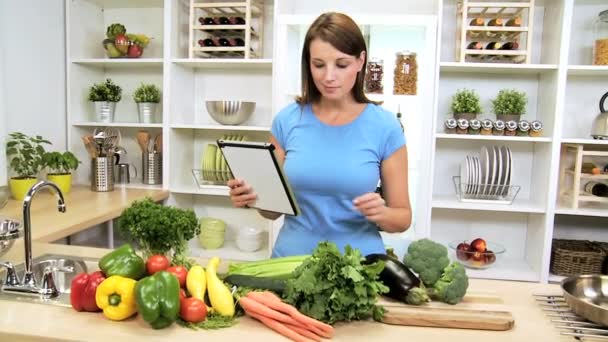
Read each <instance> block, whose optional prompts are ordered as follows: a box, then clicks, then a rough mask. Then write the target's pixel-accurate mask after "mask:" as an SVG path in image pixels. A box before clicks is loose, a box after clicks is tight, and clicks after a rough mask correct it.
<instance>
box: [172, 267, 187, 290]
mask: <svg viewBox="0 0 608 342" xmlns="http://www.w3.org/2000/svg"><path fill="white" fill-rule="evenodd" d="M167 272H170V273H173V274H175V276H176V277H177V280H179V286H180V287H184V286H186V276H187V275H188V270H187V269H186V268H185V267H184V266H171V267H169V268H167Z"/></svg>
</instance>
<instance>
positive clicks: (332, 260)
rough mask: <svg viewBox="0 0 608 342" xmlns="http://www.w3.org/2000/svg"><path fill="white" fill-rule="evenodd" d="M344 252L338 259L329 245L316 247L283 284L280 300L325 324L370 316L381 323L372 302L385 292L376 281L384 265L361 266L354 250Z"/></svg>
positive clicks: (385, 289)
mask: <svg viewBox="0 0 608 342" xmlns="http://www.w3.org/2000/svg"><path fill="white" fill-rule="evenodd" d="M344 251H345V253H344V255H342V253H340V250H339V249H338V247H337V246H336V244H334V243H332V242H327V241H326V242H321V243H319V245H318V246H317V248H316V249H315V250H314V252H313V254H312V256H311V257H310V258H308V259H306V260H305V261H304V262H303V263H302V265H300V266H298V268H296V269H295V271H294V277H293V278H292V279H290V280H288V281H287V287H286V289H285V291H284V293H283V298H284V300H285V301H286V302H288V303H290V304H292V305H294V306H295V307H296V308H298V310H299V311H300V312H302V313H303V314H305V315H307V316H310V317H313V318H315V319H318V320H320V321H323V322H326V323H329V324H333V323H335V322H338V321H351V320H359V319H366V318H368V317H370V316H373V317H374V319H376V320H379V319H381V318H382V315H383V313H384V312H383V308H382V307H380V306H377V305H376V300H377V298H378V296H379V295H380V294H382V293H386V292H388V287H386V286H385V285H384V284H382V282H380V281H379V280H378V276H379V274H380V272H382V269H383V268H384V263H383V262H381V261H380V262H376V263H373V264H369V265H363V264H362V262H363V261H364V258H363V257H362V256H361V252H360V251H359V250H358V249H353V248H351V247H350V246H346V248H345V249H344Z"/></svg>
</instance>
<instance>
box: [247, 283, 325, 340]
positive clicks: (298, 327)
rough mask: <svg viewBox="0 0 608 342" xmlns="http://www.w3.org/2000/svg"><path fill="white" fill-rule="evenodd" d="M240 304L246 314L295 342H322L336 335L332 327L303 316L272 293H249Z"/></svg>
mask: <svg viewBox="0 0 608 342" xmlns="http://www.w3.org/2000/svg"><path fill="white" fill-rule="evenodd" d="M239 304H240V305H241V307H242V308H243V310H244V311H245V314H247V315H248V316H250V317H252V318H255V319H257V320H258V321H260V322H262V323H263V324H264V325H266V326H267V327H269V328H270V329H272V330H274V331H276V332H278V333H279V334H281V335H283V336H285V337H287V338H289V339H291V340H293V341H297V342H309V341H310V340H313V341H321V337H325V338H331V337H332V336H333V334H334V328H333V327H332V326H331V325H329V324H326V323H323V322H321V321H318V320H316V319H314V318H311V317H308V316H306V315H304V314H302V313H301V312H299V311H298V309H296V308H295V307H293V306H291V305H289V304H287V303H285V302H283V301H282V300H281V298H279V297H278V296H277V295H275V294H274V293H272V292H270V291H264V292H254V291H252V292H249V293H248V294H247V295H246V296H244V297H241V298H240V299H239Z"/></svg>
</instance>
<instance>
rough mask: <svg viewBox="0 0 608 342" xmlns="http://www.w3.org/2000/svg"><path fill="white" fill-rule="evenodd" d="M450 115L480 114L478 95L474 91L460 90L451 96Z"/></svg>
mask: <svg viewBox="0 0 608 342" xmlns="http://www.w3.org/2000/svg"><path fill="white" fill-rule="evenodd" d="M450 108H451V110H452V113H455V114H457V113H473V114H479V113H481V104H480V101H479V95H478V94H477V92H475V90H469V89H460V90H458V91H457V92H456V94H454V96H452V104H451V107H450Z"/></svg>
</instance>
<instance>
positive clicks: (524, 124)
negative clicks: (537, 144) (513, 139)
mask: <svg viewBox="0 0 608 342" xmlns="http://www.w3.org/2000/svg"><path fill="white" fill-rule="evenodd" d="M529 131H530V123H529V122H528V121H526V120H519V123H518V124H517V136H518V137H527V136H528V135H529V134H530V133H529Z"/></svg>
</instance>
